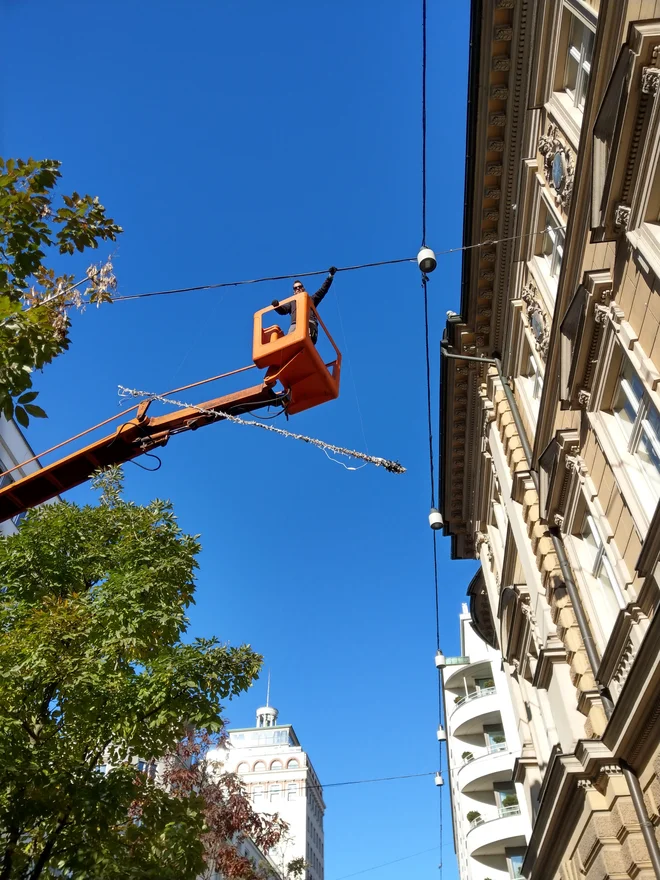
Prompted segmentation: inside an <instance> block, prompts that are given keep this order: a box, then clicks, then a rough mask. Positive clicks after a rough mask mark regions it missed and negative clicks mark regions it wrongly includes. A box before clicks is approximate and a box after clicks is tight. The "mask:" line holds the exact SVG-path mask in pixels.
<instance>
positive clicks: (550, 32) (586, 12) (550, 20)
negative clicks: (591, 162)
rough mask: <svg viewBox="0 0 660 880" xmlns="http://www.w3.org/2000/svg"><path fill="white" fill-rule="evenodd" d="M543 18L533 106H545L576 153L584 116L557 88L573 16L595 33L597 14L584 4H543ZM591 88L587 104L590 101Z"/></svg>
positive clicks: (579, 0) (571, 0)
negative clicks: (570, 16) (569, 16)
mask: <svg viewBox="0 0 660 880" xmlns="http://www.w3.org/2000/svg"><path fill="white" fill-rule="evenodd" d="M544 6H545V9H544V15H543V20H542V23H541V28H540V32H539V42H538V47H537V48H538V58H539V63H538V68H539V74H538V78H537V80H536V82H535V84H534V90H533V96H534V103H535V105H536V106H542V105H545V109H546V112H547V113H548V114H549V115H551V116H552V117H553V119H554V120H555V121H556V122H557V123H558V124H559V126H560V128H561V129H562V131H563V132H565V134H566V136H567V138H568V139H569V141H570V142H571V146H572V147H573V148H574V149H576V150H577V148H578V144H579V141H580V128H581V126H582V117H583V112H582V110H579V109H578V108H577V107H575V106H573V104H572V102H571V100H570V98H569V97H568V96H567V95H566V94H565V93H564V90H563V88H558V86H559V80H561V81H562V82H563V78H564V69H565V62H566V52H567V47H568V37H569V31H570V19H569V18H568V15H569V14H570V15H572V16H574V17H575V18H577V19H578V20H579V21H581V22H582V23H583V24H584V25H586V26H587V27H588V28H589V29H590V30H592V31H594V34H595V32H596V25H597V22H598V18H597V14H596V11H595V10H594V9H592V8H591V7H590V6H589V5H588V4H587V3H586V2H583V0H558V2H554V3H546V4H544ZM590 89H591V77H590V85H589V87H588V89H587V95H586V100H587V103H588V101H589V92H590Z"/></svg>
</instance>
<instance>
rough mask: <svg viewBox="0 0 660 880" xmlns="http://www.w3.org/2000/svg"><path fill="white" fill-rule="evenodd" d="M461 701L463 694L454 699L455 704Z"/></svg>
mask: <svg viewBox="0 0 660 880" xmlns="http://www.w3.org/2000/svg"><path fill="white" fill-rule="evenodd" d="M462 700H463V694H459V695H458V696H457V697H454V702H455V703H460V702H462Z"/></svg>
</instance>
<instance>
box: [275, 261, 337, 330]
mask: <svg viewBox="0 0 660 880" xmlns="http://www.w3.org/2000/svg"><path fill="white" fill-rule="evenodd" d="M331 284H332V275H328V277H327V278H326V279H325V281H324V282H323V284H322V285H321V286H320V287H319V289H318V290H317V291H316V293H314V294H312V302H313V303H314V306H315V307H316V306H318V305H319V303H320V302H321V300H322V299H323V297H324V296H325V295H326V293H327V292H328V291H329V290H330V285H331ZM275 311H276V312H277V314H278V315H291V327H289V333H291V332H292V331H293V330H295V329H296V304H295V302H288V303H285V304H284V305H283V306H277V307H276V309H275ZM309 335H310V338H311V340H312V342H313V343H314V345H316V340H317V339H318V336H319V322H318V320H317V318H316V315H315V314H314V312H312V311H311V310H310V313H309Z"/></svg>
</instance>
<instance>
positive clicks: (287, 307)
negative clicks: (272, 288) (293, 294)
mask: <svg viewBox="0 0 660 880" xmlns="http://www.w3.org/2000/svg"><path fill="white" fill-rule="evenodd" d="M292 305H293V303H290V302H288V303H284V305H283V306H281V305H280V301H279V299H274V300H273V301H272V303H271V306H272V307H273V308H274V309H275V311H276V312H277V314H278V315H290V314H291V306H292Z"/></svg>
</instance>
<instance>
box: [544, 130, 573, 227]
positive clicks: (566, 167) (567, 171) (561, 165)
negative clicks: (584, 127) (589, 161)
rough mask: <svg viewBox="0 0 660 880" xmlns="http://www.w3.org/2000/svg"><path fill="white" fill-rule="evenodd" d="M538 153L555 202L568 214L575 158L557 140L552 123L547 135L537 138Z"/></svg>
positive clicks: (569, 149)
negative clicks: (541, 157) (553, 193)
mask: <svg viewBox="0 0 660 880" xmlns="http://www.w3.org/2000/svg"><path fill="white" fill-rule="evenodd" d="M539 153H540V154H541V155H542V156H543V173H544V174H545V179H546V180H547V181H548V183H549V185H550V186H551V187H552V189H554V191H555V194H556V202H557V203H558V204H560V205H561V207H562V208H563V210H564V211H565V212H566V213H568V209H569V207H570V204H571V196H572V195H573V183H574V179H575V157H574V155H573V151H572V150H571V148H570V147H568V146H567V145H566V144H565V143H564V142H563V141H562V140H561V139H560V138H559V129H558V128H557V126H556V125H554V124H553V123H550V124H549V125H548V132H547V134H542V135H541V137H540V138H539Z"/></svg>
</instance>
